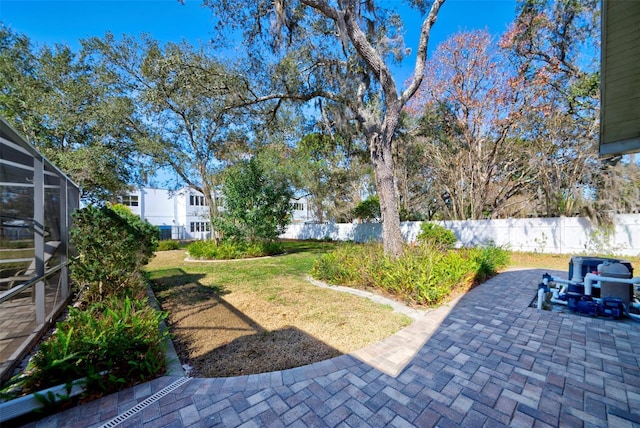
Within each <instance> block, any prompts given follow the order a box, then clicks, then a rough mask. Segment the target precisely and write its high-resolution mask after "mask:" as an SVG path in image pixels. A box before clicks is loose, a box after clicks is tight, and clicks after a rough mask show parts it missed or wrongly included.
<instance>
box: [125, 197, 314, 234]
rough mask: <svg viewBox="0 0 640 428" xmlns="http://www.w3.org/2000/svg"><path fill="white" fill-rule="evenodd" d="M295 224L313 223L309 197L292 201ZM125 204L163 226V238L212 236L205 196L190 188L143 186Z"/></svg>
mask: <svg viewBox="0 0 640 428" xmlns="http://www.w3.org/2000/svg"><path fill="white" fill-rule="evenodd" d="M291 203H292V205H293V219H292V223H304V222H307V221H312V220H313V218H312V217H311V213H310V212H309V204H308V203H307V200H306V198H300V199H296V200H292V201H291ZM122 204H123V205H126V206H128V207H129V208H130V209H131V211H132V212H133V213H134V214H137V215H139V216H140V218H142V219H143V220H147V221H148V222H149V223H151V224H153V225H155V226H159V227H160V232H161V239H207V238H209V237H210V236H211V230H210V226H209V207H207V205H206V204H205V199H204V195H203V194H202V193H201V192H199V191H197V190H194V189H191V188H189V187H184V188H182V189H179V190H173V191H172V190H167V189H154V188H150V187H143V188H141V189H138V190H136V191H134V192H131V193H130V194H128V195H126V196H123V197H122Z"/></svg>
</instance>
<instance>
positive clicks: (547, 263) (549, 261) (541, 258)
mask: <svg viewBox="0 0 640 428" xmlns="http://www.w3.org/2000/svg"><path fill="white" fill-rule="evenodd" d="M571 256H572V255H571V254H545V253H524V252H512V253H511V258H510V261H509V267H512V268H535V269H553V270H562V271H566V272H568V271H569V261H570V260H571ZM590 256H596V257H613V258H620V259H624V260H628V261H629V262H631V264H632V265H633V266H637V265H638V264H639V263H640V257H625V256H621V257H615V256H603V255H598V254H590Z"/></svg>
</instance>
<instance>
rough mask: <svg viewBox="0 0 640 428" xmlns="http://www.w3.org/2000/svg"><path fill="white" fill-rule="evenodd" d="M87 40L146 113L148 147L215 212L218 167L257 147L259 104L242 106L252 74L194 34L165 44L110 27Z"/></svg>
mask: <svg viewBox="0 0 640 428" xmlns="http://www.w3.org/2000/svg"><path fill="white" fill-rule="evenodd" d="M86 48H87V50H88V52H90V53H91V57H92V58H93V61H94V62H95V63H96V64H99V66H100V67H104V68H105V69H107V70H109V73H110V74H111V75H112V77H113V79H114V82H116V85H117V90H118V91H119V93H121V94H122V95H123V96H127V97H128V98H129V99H130V100H131V102H132V103H133V104H135V107H136V114H137V115H139V116H140V117H144V118H145V126H144V128H143V129H141V132H142V133H143V134H144V135H145V141H146V145H145V153H146V154H147V155H148V156H150V158H151V159H152V160H153V163H154V164H155V165H157V166H158V167H169V168H170V169H171V170H172V171H173V172H174V173H175V174H177V176H178V177H179V178H180V181H181V182H183V183H186V184H187V185H188V186H189V187H191V188H193V189H196V190H198V191H200V192H201V193H202V194H203V195H204V197H205V199H206V202H207V206H208V207H209V214H210V218H212V219H215V218H216V217H217V216H218V201H217V200H216V192H215V189H216V187H217V186H218V185H219V180H218V177H219V174H218V172H219V171H220V170H221V169H222V168H223V167H224V166H225V165H228V164H231V163H233V162H236V161H237V160H238V159H241V158H242V157H243V156H245V155H246V154H247V153H250V152H251V150H252V147H251V141H250V139H249V137H247V135H249V134H250V133H249V132H248V129H250V127H249V124H250V123H251V122H252V120H253V119H252V117H253V116H252V115H251V114H250V113H256V112H255V111H250V110H249V109H242V108H234V107H235V106H236V101H237V98H238V97H241V94H242V93H244V92H246V85H245V81H244V80H243V79H241V78H240V76H239V75H238V74H237V73H235V72H234V70H233V69H232V68H230V67H229V66H228V64H225V63H222V62H221V61H218V60H217V59H216V58H215V57H214V56H213V55H211V53H210V52H208V51H206V50H205V49H196V48H194V47H193V46H192V45H190V44H188V43H187V42H182V43H167V44H166V45H164V46H163V45H161V44H160V43H159V42H158V41H156V40H154V39H152V38H151V37H149V36H141V37H140V38H135V37H131V36H125V37H122V38H121V39H116V38H115V37H114V36H113V35H112V34H109V33H108V34H106V35H105V37H104V38H102V39H98V38H93V39H91V40H89V41H88V42H87V43H86ZM254 134H255V133H254Z"/></svg>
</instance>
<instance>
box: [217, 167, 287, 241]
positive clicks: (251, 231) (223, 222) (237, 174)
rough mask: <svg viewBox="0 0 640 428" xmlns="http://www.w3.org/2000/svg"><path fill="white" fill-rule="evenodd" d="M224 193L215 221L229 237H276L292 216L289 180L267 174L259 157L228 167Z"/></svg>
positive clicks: (259, 238)
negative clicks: (222, 207) (221, 207)
mask: <svg viewBox="0 0 640 428" xmlns="http://www.w3.org/2000/svg"><path fill="white" fill-rule="evenodd" d="M222 193H223V195H224V211H223V212H222V213H221V215H220V217H219V218H217V219H214V225H215V227H216V229H217V230H219V231H221V232H222V233H223V235H224V237H225V238H226V239H232V240H248V241H251V242H254V241H259V240H261V241H270V240H275V239H276V238H277V237H278V235H279V234H280V233H282V232H284V230H285V228H286V226H287V225H288V224H289V221H290V220H291V212H292V209H293V208H292V206H291V204H290V200H291V198H292V196H293V193H292V191H291V189H290V187H289V184H288V182H287V180H285V179H284V178H282V177H276V176H274V175H269V174H267V172H266V171H265V170H264V169H263V167H262V165H261V164H260V162H259V161H258V160H257V159H256V158H252V159H251V160H249V161H242V162H240V163H239V164H237V165H235V166H234V167H231V168H230V169H229V170H228V171H227V174H226V176H225V181H224V185H223V187H222Z"/></svg>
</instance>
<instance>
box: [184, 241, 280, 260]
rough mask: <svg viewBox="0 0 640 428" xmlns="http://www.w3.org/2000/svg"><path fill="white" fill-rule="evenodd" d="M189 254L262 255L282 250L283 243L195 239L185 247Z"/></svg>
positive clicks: (199, 256) (219, 256)
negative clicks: (218, 241)
mask: <svg viewBox="0 0 640 428" xmlns="http://www.w3.org/2000/svg"><path fill="white" fill-rule="evenodd" d="M187 252H188V253H189V256H191V257H193V258H195V259H214V260H215V259H221V260H230V259H243V258H250V257H263V256H271V255H276V254H282V253H283V252H284V247H283V245H282V244H281V243H280V242H278V241H254V242H247V241H230V240H227V241H222V242H220V243H217V242H216V241H205V240H202V241H195V242H193V243H192V244H190V245H189V247H188V248H187Z"/></svg>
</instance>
